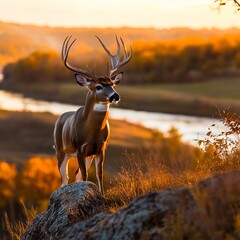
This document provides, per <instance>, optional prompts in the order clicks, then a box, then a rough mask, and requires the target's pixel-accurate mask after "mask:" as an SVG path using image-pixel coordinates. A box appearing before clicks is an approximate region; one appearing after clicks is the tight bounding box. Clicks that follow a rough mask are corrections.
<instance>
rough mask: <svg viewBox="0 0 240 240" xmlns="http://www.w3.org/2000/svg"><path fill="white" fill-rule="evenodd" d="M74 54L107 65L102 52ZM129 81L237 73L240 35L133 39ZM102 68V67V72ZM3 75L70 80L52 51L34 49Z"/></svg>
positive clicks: (39, 80)
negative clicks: (171, 39)
mask: <svg viewBox="0 0 240 240" xmlns="http://www.w3.org/2000/svg"><path fill="white" fill-rule="evenodd" d="M80 58H81V59H79V56H77V54H76V53H75V54H74V57H72V58H71V57H70V60H69V61H70V62H71V64H73V65H75V66H77V67H81V68H86V67H87V66H89V68H91V67H93V66H96V72H97V73H98V72H99V71H100V70H102V69H104V70H105V69H106V62H107V59H106V58H105V56H104V55H102V53H99V54H98V55H97V57H94V56H93V57H92V58H90V59H89V58H88V59H87V60H84V56H81V57H80ZM125 68H126V69H127V71H126V72H127V74H128V83H130V84H131V83H141V84H142V83H146V84H147V83H183V82H195V81H205V80H208V79H211V78H214V77H230V76H239V75H240V35H239V36H238V35H236V36H227V35H226V36H224V37H218V38H217V37H215V38H213V37H212V38H210V39H203V38H200V37H188V38H186V39H180V40H174V41H135V42H134V43H133V58H132V60H131V61H130V63H129V64H128V65H127V66H125ZM104 73H105V72H104V71H103V70H102V72H101V74H104ZM3 74H4V79H5V80H6V81H11V82H19V83H27V84H31V83H42V82H44V83H50V82H69V81H70V79H72V73H71V72H70V71H69V70H67V69H66V68H65V66H64V64H63V63H62V62H61V57H60V55H59V54H58V53H57V52H55V51H48V52H34V53H32V54H31V55H29V56H28V57H25V58H22V59H20V60H18V61H17V62H15V63H11V64H8V65H6V66H5V67H4V69H3Z"/></svg>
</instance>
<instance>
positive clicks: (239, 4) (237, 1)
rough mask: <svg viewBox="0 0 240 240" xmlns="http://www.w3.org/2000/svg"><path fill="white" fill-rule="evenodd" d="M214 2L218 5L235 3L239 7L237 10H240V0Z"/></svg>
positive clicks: (217, 0)
mask: <svg viewBox="0 0 240 240" xmlns="http://www.w3.org/2000/svg"><path fill="white" fill-rule="evenodd" d="M214 2H215V3H216V4H217V5H218V7H222V6H225V5H226V4H227V3H233V4H234V5H235V6H236V7H237V10H238V11H239V10H240V1H239V0H215V1H214Z"/></svg>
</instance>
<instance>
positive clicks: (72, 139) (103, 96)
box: [54, 36, 132, 194]
mask: <svg viewBox="0 0 240 240" xmlns="http://www.w3.org/2000/svg"><path fill="white" fill-rule="evenodd" d="M96 38H97V39H98V40H99V42H100V44H101V45H102V47H103V49H104V50H105V52H106V53H107V55H108V56H109V58H110V62H111V67H110V66H109V64H107V73H106V75H105V76H100V77H98V76H96V75H95V72H94V69H93V71H89V70H88V68H87V69H85V70H84V69H81V68H78V67H75V66H71V65H70V64H69V63H68V62H67V58H68V55H69V51H70V49H71V47H72V45H73V44H74V42H75V41H76V39H74V40H73V41H70V40H71V36H70V37H66V39H65V40H64V42H63V46H62V60H63V62H64V64H65V66H66V67H67V68H68V69H69V70H71V71H73V72H74V73H75V74H74V76H75V79H76V82H77V83H78V84H79V85H80V86H82V87H87V88H88V90H89V91H88V93H87V97H86V102H85V106H83V107H80V108H79V109H78V110H77V111H71V112H65V113H63V114H62V115H61V116H60V117H59V118H58V120H57V121H56V123H55V128H54V144H55V150H56V155H57V160H58V169H59V172H60V175H61V179H62V186H64V185H67V184H68V159H69V158H70V157H77V160H78V165H79V168H78V169H77V170H76V172H75V181H76V182H79V181H86V180H87V177H88V170H89V168H90V166H91V164H92V161H93V159H94V160H95V166H96V176H97V180H98V186H99V190H100V192H101V193H102V194H103V164H104V159H105V151H106V146H107V142H108V139H109V135H110V128H109V123H108V114H109V106H110V104H111V103H117V102H119V101H120V96H119V94H118V93H117V92H116V90H115V86H116V85H117V84H118V83H119V82H120V80H121V79H122V77H123V72H120V73H116V72H117V71H118V70H119V68H120V67H122V66H124V65H125V64H126V63H128V62H129V61H130V59H131V57H132V47H131V46H130V52H129V53H128V52H127V50H126V46H125V43H124V41H123V40H122V38H120V42H121V44H120V43H119V40H118V37H117V36H116V42H117V53H116V55H112V54H111V52H110V51H109V50H108V49H107V47H106V46H105V45H104V43H103V42H102V40H101V39H100V38H99V37H97V36H96ZM122 53H123V54H122ZM122 55H123V56H122Z"/></svg>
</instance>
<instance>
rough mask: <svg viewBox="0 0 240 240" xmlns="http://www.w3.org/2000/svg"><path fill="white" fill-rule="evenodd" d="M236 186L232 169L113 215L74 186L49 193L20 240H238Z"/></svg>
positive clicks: (89, 188) (93, 193)
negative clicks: (227, 239)
mask: <svg viewBox="0 0 240 240" xmlns="http://www.w3.org/2000/svg"><path fill="white" fill-rule="evenodd" d="M239 182H240V170H236V171H233V172H231V173H225V174H221V175H216V176H214V177H212V178H209V179H207V180H204V181H202V182H200V183H198V184H195V185H194V186H193V187H191V188H182V189H173V190H166V191H163V192H152V193H148V194H146V195H144V196H141V197H139V198H137V199H136V200H134V201H133V202H132V203H131V204H129V205H128V206H127V207H125V208H123V209H120V210H119V211H117V212H115V213H111V212H110V211H107V209H108V202H107V200H106V199H105V198H104V197H102V196H101V194H100V193H99V192H98V190H97V188H96V187H95V185H94V184H92V183H90V182H84V183H75V184H72V185H69V186H65V187H63V188H60V189H58V190H57V191H56V192H54V193H53V194H52V196H51V198H50V204H49V208H48V210H47V211H46V212H44V213H42V214H40V215H39V216H37V217H36V218H35V219H34V221H33V222H32V224H31V225H30V226H29V228H28V229H27V231H26V232H25V234H24V235H23V237H22V239H48V240H49V239H68V240H71V239H72V240H74V239H223V238H224V237H227V236H228V237H229V236H231V237H233V238H231V239H238V237H240V236H239V235H238V234H239V233H240V232H237V231H236V229H234V227H235V228H236V224H237V222H236V218H235V216H236V214H235V213H237V212H238V213H239V212H240V185H239ZM238 227H239V229H240V223H239V226H238ZM180 237H181V238H180Z"/></svg>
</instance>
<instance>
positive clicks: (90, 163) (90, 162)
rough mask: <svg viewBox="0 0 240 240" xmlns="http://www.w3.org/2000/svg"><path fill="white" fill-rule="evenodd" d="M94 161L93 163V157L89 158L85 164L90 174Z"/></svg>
mask: <svg viewBox="0 0 240 240" xmlns="http://www.w3.org/2000/svg"><path fill="white" fill-rule="evenodd" d="M92 161H93V156H91V157H87V158H86V159H85V164H86V170H87V172H88V170H89V168H90V167H91V165H92Z"/></svg>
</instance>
